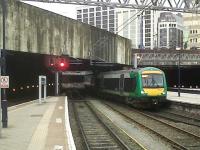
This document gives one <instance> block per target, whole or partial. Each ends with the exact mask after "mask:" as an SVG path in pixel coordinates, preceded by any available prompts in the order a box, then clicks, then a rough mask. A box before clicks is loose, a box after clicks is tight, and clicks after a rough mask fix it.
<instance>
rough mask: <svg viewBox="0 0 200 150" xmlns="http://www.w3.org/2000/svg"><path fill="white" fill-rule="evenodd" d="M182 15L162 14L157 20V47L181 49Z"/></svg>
mask: <svg viewBox="0 0 200 150" xmlns="http://www.w3.org/2000/svg"><path fill="white" fill-rule="evenodd" d="M183 30H184V26H183V18H182V15H181V14H180V13H179V14H173V13H171V12H162V13H160V17H159V19H158V47H159V48H167V49H173V50H175V49H176V48H183Z"/></svg>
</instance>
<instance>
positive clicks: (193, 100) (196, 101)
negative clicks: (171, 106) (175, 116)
mask: <svg viewBox="0 0 200 150" xmlns="http://www.w3.org/2000/svg"><path fill="white" fill-rule="evenodd" d="M167 99H168V100H169V101H171V102H179V103H185V104H191V105H200V94H190V93H181V94H180V97H178V93H177V92H171V91H168V92H167Z"/></svg>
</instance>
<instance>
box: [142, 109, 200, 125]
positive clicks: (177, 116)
mask: <svg viewBox="0 0 200 150" xmlns="http://www.w3.org/2000/svg"><path fill="white" fill-rule="evenodd" d="M145 113H147V114H149V115H152V116H155V117H160V118H165V119H168V120H172V121H174V122H181V123H185V124H188V125H193V126H197V127H200V119H199V118H197V117H194V116H193V117H191V116H189V115H186V114H181V113H179V112H174V111H161V112H147V111H145Z"/></svg>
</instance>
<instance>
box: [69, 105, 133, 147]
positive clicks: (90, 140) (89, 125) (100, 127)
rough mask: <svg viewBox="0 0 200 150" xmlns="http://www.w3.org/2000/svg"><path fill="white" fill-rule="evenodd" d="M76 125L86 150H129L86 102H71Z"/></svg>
mask: <svg viewBox="0 0 200 150" xmlns="http://www.w3.org/2000/svg"><path fill="white" fill-rule="evenodd" d="M72 106H73V110H74V113H75V116H76V120H77V123H78V126H79V128H80V131H81V134H82V137H83V139H84V143H85V147H86V149H88V150H94V149H98V150H101V149H102V150H105V149H109V150H130V148H129V147H128V146H127V145H125V144H124V142H123V141H122V140H121V139H120V138H119V137H118V136H117V135H116V134H115V133H114V132H113V131H112V130H111V128H109V127H108V126H107V125H106V124H104V122H103V121H102V120H101V119H100V117H98V116H97V114H96V113H94V112H93V110H92V109H91V108H90V106H89V105H88V104H87V103H86V102H79V103H73V104H72Z"/></svg>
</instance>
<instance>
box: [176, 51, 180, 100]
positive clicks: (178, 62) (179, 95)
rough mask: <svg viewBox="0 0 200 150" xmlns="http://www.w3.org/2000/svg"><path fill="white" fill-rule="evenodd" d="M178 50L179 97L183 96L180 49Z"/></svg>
mask: <svg viewBox="0 0 200 150" xmlns="http://www.w3.org/2000/svg"><path fill="white" fill-rule="evenodd" d="M176 50H178V97H180V96H181V89H180V86H181V85H180V84H181V68H180V62H181V61H180V59H181V58H180V50H181V49H180V48H176Z"/></svg>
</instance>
